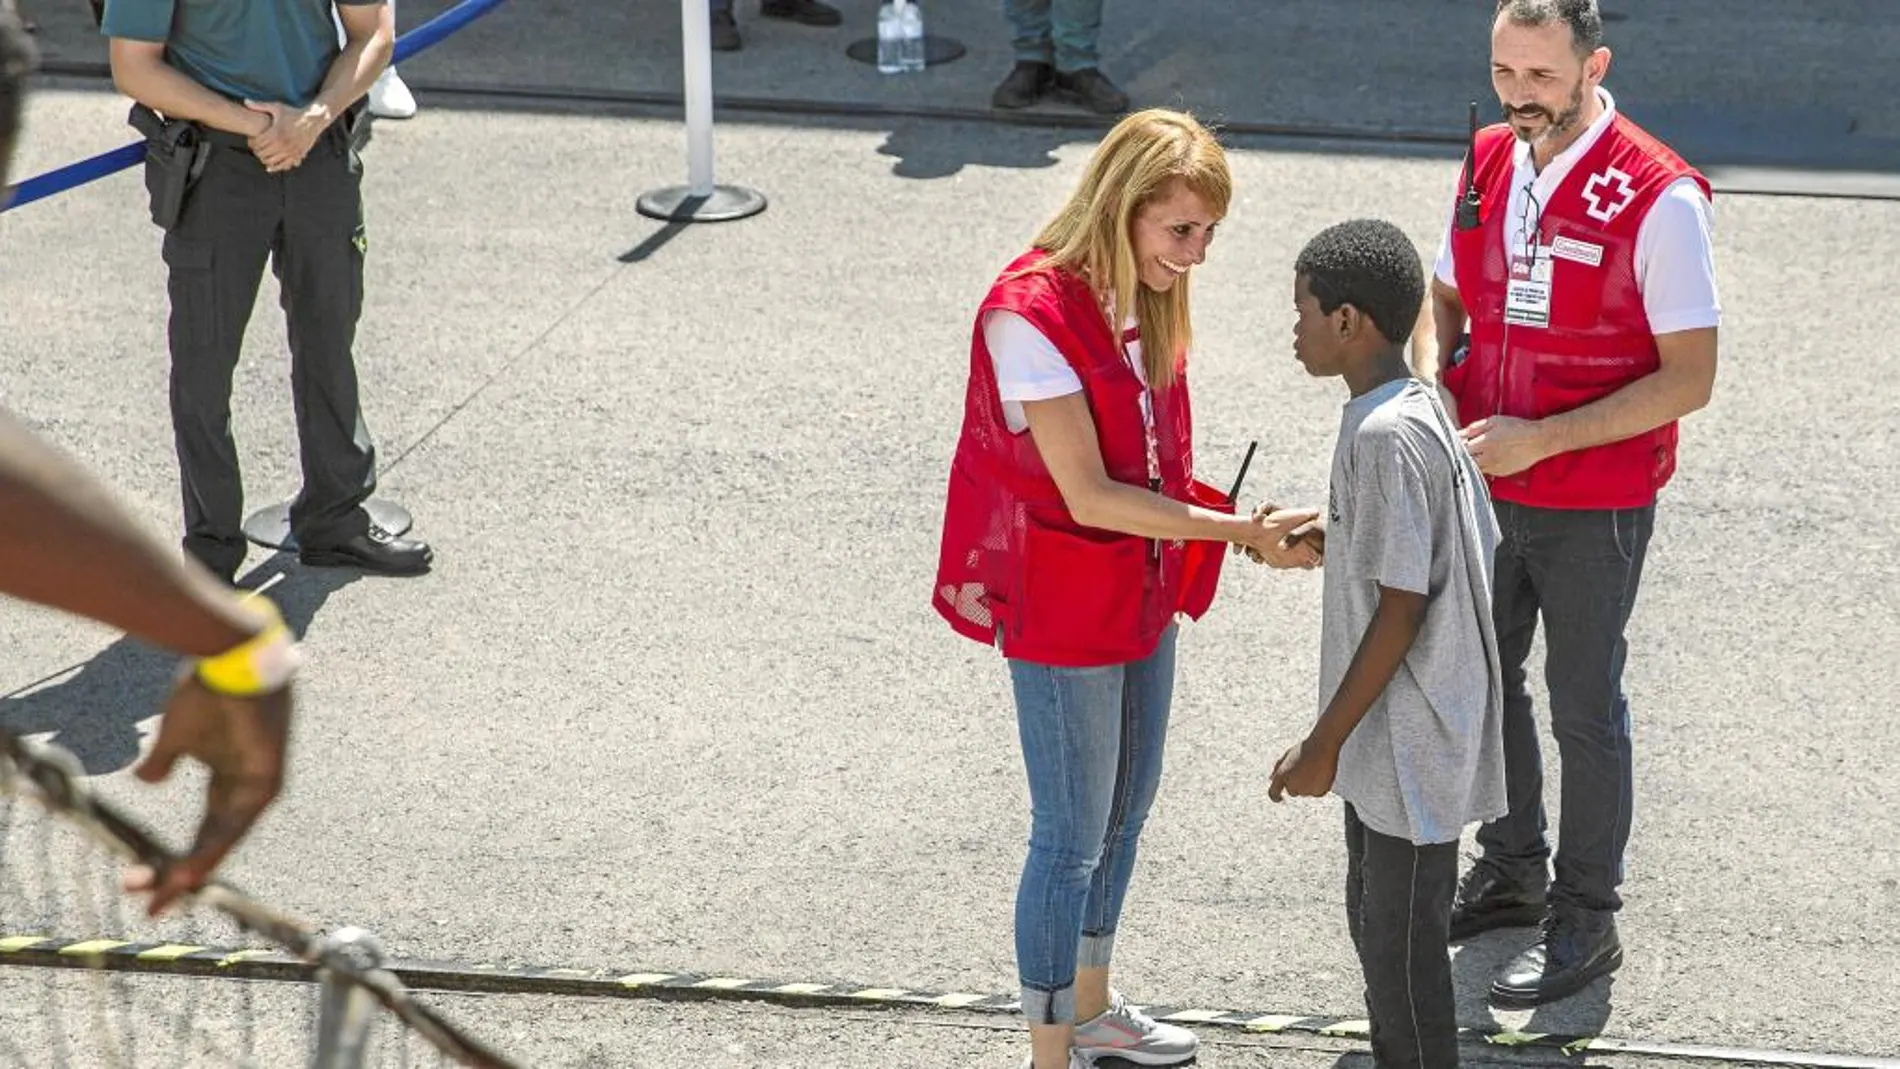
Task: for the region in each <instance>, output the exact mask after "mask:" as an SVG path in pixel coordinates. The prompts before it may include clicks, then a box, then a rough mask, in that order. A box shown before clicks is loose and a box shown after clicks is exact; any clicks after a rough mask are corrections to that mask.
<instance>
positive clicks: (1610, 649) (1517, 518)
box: [1478, 501, 1656, 912]
mask: <svg viewBox="0 0 1900 1069" xmlns="http://www.w3.org/2000/svg"><path fill="white" fill-rule="evenodd" d="M1496 507H1497V516H1498V525H1499V527H1500V528H1501V532H1502V538H1501V540H1500V541H1499V543H1498V552H1497V575H1496V593H1495V595H1494V598H1495V600H1494V602H1493V606H1492V608H1493V617H1494V619H1495V621H1496V623H1497V631H1498V651H1499V654H1500V656H1501V658H1502V660H1503V672H1504V762H1505V783H1506V792H1507V795H1508V797H1509V802H1510V809H1511V811H1510V814H1509V815H1508V816H1505V817H1503V818H1501V819H1499V820H1496V821H1494V822H1492V823H1490V824H1486V825H1485V826H1484V827H1482V828H1480V829H1479V831H1478V843H1479V845H1480V846H1482V847H1483V849H1484V855H1485V857H1486V858H1488V859H1490V860H1491V861H1493V862H1496V863H1499V864H1500V865H1502V866H1503V867H1504V868H1506V869H1507V870H1514V871H1519V872H1526V873H1534V874H1535V875H1536V877H1537V878H1538V879H1539V880H1540V881H1541V879H1542V877H1543V868H1544V865H1545V864H1546V862H1547V861H1548V860H1549V858H1550V844H1549V842H1548V841H1547V840H1546V838H1545V833H1546V823H1545V819H1544V768H1543V753H1542V750H1541V749H1540V747H1539V743H1538V734H1537V722H1536V720H1535V719H1534V718H1533V717H1532V716H1531V693H1530V686H1529V680H1528V678H1527V677H1526V673H1525V671H1524V662H1525V659H1526V658H1527V657H1529V656H1530V650H1531V640H1532V638H1534V637H1535V636H1536V634H1537V621H1538V618H1539V616H1541V617H1542V618H1543V621H1544V628H1545V640H1544V646H1545V668H1544V682H1545V684H1546V686H1547V687H1548V688H1549V690H1550V724H1551V732H1552V734H1554V735H1555V736H1556V739H1557V756H1558V759H1559V760H1560V761H1561V762H1562V768H1561V770H1560V771H1561V773H1562V779H1563V787H1562V791H1563V795H1562V797H1563V813H1562V822H1561V824H1560V825H1559V826H1558V829H1557V864H1556V880H1555V882H1554V883H1553V884H1552V886H1551V897H1552V899H1553V900H1555V901H1558V902H1563V903H1566V904H1569V905H1572V906H1575V907H1578V908H1581V909H1585V910H1590V911H1594V912H1610V911H1614V910H1618V909H1621V908H1622V905H1623V900H1622V898H1621V897H1620V896H1619V895H1618V894H1617V892H1616V889H1617V887H1618V885H1620V884H1621V883H1622V882H1623V852H1624V849H1625V847H1627V846H1628V844H1629V837H1630V812H1631V809H1632V807H1633V806H1634V804H1635V791H1634V788H1633V785H1632V769H1631V757H1630V713H1629V701H1628V699H1627V698H1626V697H1624V694H1623V662H1624V659H1625V658H1626V656H1627V655H1628V653H1629V647H1628V644H1627V643H1626V642H1625V641H1624V638H1623V629H1624V627H1625V626H1626V625H1627V624H1628V623H1629V618H1630V611H1631V610H1632V609H1633V608H1634V607H1635V605H1636V588H1637V584H1638V582H1639V581H1640V580H1641V578H1642V574H1643V558H1644V556H1645V555H1646V554H1647V552H1648V549H1649V536H1650V533H1651V532H1652V531H1653V530H1654V528H1655V522H1656V507H1655V506H1654V505H1647V506H1644V507H1642V508H1633V509H1545V508H1532V507H1529V506H1525V505H1516V504H1512V503H1511V502H1508V501H1499V502H1497V503H1496Z"/></svg>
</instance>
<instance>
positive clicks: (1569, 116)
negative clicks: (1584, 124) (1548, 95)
mask: <svg viewBox="0 0 1900 1069" xmlns="http://www.w3.org/2000/svg"><path fill="white" fill-rule="evenodd" d="M1582 117H1583V81H1582V80H1581V79H1579V80H1578V81H1577V86H1576V88H1575V89H1572V90H1571V91H1570V102H1569V104H1568V105H1566V106H1565V107H1564V110H1563V111H1562V112H1561V113H1560V114H1557V115H1552V114H1551V113H1550V111H1549V110H1548V109H1546V108H1544V107H1541V106H1538V105H1532V106H1531V107H1528V108H1524V109H1522V110H1519V109H1516V108H1511V107H1506V108H1505V109H1504V118H1505V120H1506V121H1507V122H1508V121H1509V120H1511V119H1535V118H1542V119H1544V120H1546V122H1547V123H1548V125H1546V126H1545V127H1544V130H1543V132H1542V133H1537V134H1529V135H1526V134H1523V133H1520V132H1519V131H1518V129H1517V127H1515V126H1513V127H1511V132H1512V133H1514V134H1517V138H1518V140H1520V141H1523V142H1526V143H1529V144H1535V143H1537V142H1539V141H1548V140H1549V139H1551V138H1553V137H1558V136H1560V135H1562V134H1566V133H1569V132H1570V131H1571V130H1573V129H1575V128H1576V125H1577V121H1578V120H1579V119H1581V118H1582Z"/></svg>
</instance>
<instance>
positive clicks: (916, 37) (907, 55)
mask: <svg viewBox="0 0 1900 1069" xmlns="http://www.w3.org/2000/svg"><path fill="white" fill-rule="evenodd" d="M898 22H899V27H900V28H901V29H902V30H903V37H904V47H903V50H902V52H901V53H900V55H901V57H902V59H903V65H904V69H905V70H907V71H921V70H923V69H924V7H923V5H922V4H919V3H918V2H917V0H909V2H908V3H906V4H905V5H904V13H903V15H901V16H900V17H899V20H898Z"/></svg>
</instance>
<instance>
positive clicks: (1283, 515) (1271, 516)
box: [1234, 502, 1326, 568]
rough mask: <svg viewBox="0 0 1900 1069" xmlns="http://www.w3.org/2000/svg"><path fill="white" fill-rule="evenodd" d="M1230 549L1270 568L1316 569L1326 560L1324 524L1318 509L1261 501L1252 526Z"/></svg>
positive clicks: (1254, 511)
mask: <svg viewBox="0 0 1900 1069" xmlns="http://www.w3.org/2000/svg"><path fill="white" fill-rule="evenodd" d="M1234 552H1236V553H1245V554H1246V555H1247V556H1248V557H1250V558H1252V559H1253V561H1254V563H1256V564H1265V565H1268V566H1269V567H1273V568H1317V567H1319V566H1320V565H1321V564H1323V563H1325V560H1326V527H1325V525H1324V524H1322V523H1321V522H1320V518H1319V510H1318V509H1282V508H1280V507H1278V506H1276V505H1274V504H1272V503H1270V502H1263V503H1262V504H1261V505H1260V506H1259V507H1258V508H1256V509H1254V510H1253V527H1252V530H1250V531H1249V532H1248V534H1247V537H1245V538H1244V539H1243V540H1241V541H1237V542H1235V543H1234Z"/></svg>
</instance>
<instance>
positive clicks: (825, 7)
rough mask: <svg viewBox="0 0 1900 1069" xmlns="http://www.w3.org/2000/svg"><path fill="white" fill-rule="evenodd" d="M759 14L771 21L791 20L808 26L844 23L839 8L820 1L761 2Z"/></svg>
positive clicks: (777, 0) (775, 0)
mask: <svg viewBox="0 0 1900 1069" xmlns="http://www.w3.org/2000/svg"><path fill="white" fill-rule="evenodd" d="M759 14H761V15H764V16H765V17H766V18H769V19H790V20H791V21H793V22H797V23H802V24H804V25H806V26H836V25H838V24H839V23H840V22H843V21H844V16H843V15H840V14H838V9H837V8H835V7H832V6H831V5H830V4H821V3H819V2H818V0H760V3H759Z"/></svg>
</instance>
